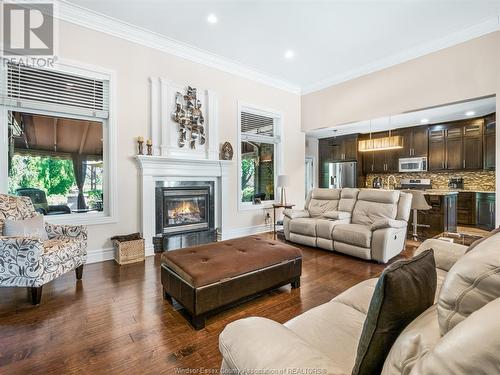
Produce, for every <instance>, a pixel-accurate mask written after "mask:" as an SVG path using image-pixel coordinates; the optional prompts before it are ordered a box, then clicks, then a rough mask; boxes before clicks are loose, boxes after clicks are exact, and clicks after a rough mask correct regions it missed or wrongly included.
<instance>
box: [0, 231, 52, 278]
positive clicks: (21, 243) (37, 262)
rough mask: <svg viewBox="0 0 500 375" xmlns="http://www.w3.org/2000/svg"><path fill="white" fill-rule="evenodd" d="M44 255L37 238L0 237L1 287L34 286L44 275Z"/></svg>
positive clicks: (40, 242)
mask: <svg viewBox="0 0 500 375" xmlns="http://www.w3.org/2000/svg"><path fill="white" fill-rule="evenodd" d="M42 254H43V244H42V241H41V240H40V239H39V238H37V237H13V236H12V237H11V236H0V286H20V287H24V286H33V285H34V284H35V280H36V279H37V278H38V277H40V275H41V274H42V273H43V267H42V264H41V258H42Z"/></svg>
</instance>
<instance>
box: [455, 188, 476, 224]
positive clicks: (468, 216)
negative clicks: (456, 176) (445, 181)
mask: <svg viewBox="0 0 500 375" xmlns="http://www.w3.org/2000/svg"><path fill="white" fill-rule="evenodd" d="M457 224H459V225H476V193H474V192H460V193H458V199H457Z"/></svg>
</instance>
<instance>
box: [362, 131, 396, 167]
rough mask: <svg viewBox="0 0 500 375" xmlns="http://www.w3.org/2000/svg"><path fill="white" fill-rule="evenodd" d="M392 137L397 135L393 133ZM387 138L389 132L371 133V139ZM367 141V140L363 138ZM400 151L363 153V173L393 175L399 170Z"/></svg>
mask: <svg viewBox="0 0 500 375" xmlns="http://www.w3.org/2000/svg"><path fill="white" fill-rule="evenodd" d="M391 134H392V135H396V134H399V133H398V132H396V131H394V132H392V133H391ZM387 136H389V132H378V133H373V134H372V138H373V139H377V138H382V137H387ZM365 139H368V138H365ZM399 151H400V150H381V151H368V152H363V173H364V174H368V173H395V172H398V170H399V157H400V153H399Z"/></svg>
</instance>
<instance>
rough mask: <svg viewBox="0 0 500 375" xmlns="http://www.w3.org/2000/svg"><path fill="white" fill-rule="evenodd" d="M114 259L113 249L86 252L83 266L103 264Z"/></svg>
mask: <svg viewBox="0 0 500 375" xmlns="http://www.w3.org/2000/svg"><path fill="white" fill-rule="evenodd" d="M114 259H115V249H114V248H112V247H107V248H104V249H95V250H88V251H87V262H86V263H85V264H91V263H98V262H104V261H107V260H114Z"/></svg>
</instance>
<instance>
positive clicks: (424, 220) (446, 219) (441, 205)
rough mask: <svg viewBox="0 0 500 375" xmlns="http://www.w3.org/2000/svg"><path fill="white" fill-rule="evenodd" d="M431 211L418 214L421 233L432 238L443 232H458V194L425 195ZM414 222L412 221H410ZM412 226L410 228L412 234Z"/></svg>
mask: <svg viewBox="0 0 500 375" xmlns="http://www.w3.org/2000/svg"><path fill="white" fill-rule="evenodd" d="M425 200H426V201H427V204H429V206H431V209H430V210H427V211H419V212H418V223H419V224H423V225H424V226H423V227H419V233H420V234H421V235H422V236H423V237H425V238H432V237H435V236H437V235H438V234H441V233H443V232H452V233H455V232H456V231H457V194H439V195H437V194H425ZM410 221H412V220H410ZM411 230H412V229H411V224H410V225H409V227H408V231H409V233H411Z"/></svg>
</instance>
